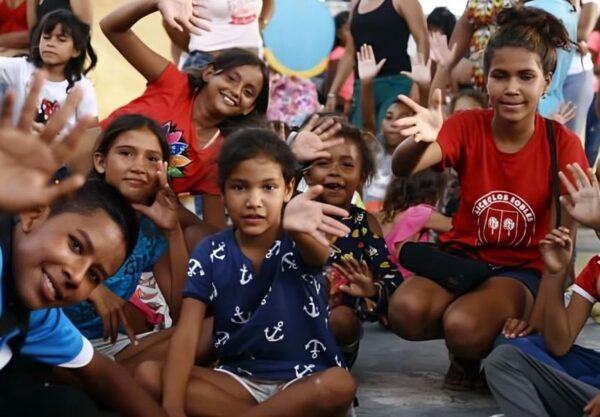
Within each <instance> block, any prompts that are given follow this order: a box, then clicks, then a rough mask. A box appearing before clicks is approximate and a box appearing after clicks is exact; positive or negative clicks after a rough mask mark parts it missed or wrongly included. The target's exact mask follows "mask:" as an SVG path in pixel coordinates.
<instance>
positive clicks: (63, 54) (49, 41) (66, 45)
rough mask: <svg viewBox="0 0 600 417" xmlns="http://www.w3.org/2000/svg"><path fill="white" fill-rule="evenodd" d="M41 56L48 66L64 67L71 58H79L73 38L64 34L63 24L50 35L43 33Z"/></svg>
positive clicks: (56, 27)
mask: <svg viewBox="0 0 600 417" xmlns="http://www.w3.org/2000/svg"><path fill="white" fill-rule="evenodd" d="M39 48H40V56H41V57H42V61H43V62H44V64H46V65H63V64H66V63H67V62H69V60H70V59H71V58H75V57H77V56H79V54H80V52H79V51H78V50H77V49H75V46H74V44H73V38H72V37H71V35H67V34H66V33H64V32H63V27H62V24H60V23H59V24H57V25H56V26H54V29H52V31H51V32H50V33H42V36H41V37H40V43H39Z"/></svg>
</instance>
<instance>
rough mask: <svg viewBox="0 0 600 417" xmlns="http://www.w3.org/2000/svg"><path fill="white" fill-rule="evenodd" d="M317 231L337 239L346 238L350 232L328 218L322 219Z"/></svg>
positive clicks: (345, 227) (341, 224)
mask: <svg viewBox="0 0 600 417" xmlns="http://www.w3.org/2000/svg"><path fill="white" fill-rule="evenodd" d="M317 229H318V230H320V231H321V232H323V233H327V234H329V235H334V236H339V237H342V236H346V235H347V234H348V233H349V232H350V229H348V227H347V226H346V225H345V224H344V223H341V222H338V221H337V220H335V219H332V218H330V217H325V218H323V220H322V222H321V224H320V225H319V226H318V227H317Z"/></svg>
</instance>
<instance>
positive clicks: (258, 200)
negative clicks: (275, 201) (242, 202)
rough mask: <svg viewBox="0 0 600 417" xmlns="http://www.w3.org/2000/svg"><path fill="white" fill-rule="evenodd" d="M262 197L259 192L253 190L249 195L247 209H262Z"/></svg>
mask: <svg viewBox="0 0 600 417" xmlns="http://www.w3.org/2000/svg"><path fill="white" fill-rule="evenodd" d="M262 205H263V203H262V195H261V193H260V191H259V190H253V191H251V192H250V194H249V195H248V200H247V201H246V207H249V208H258V207H262Z"/></svg>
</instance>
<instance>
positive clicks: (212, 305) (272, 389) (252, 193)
mask: <svg viewBox="0 0 600 417" xmlns="http://www.w3.org/2000/svg"><path fill="white" fill-rule="evenodd" d="M295 165H296V160H295V158H294V156H293V154H292V152H291V151H290V149H289V148H288V147H287V145H286V144H285V143H284V142H283V141H282V140H281V139H279V138H278V137H277V135H276V134H275V133H273V132H271V131H268V130H265V129H243V130H240V131H239V132H237V133H236V134H234V135H232V136H231V137H230V138H228V139H227V140H226V141H225V144H224V146H223V149H222V151H221V154H220V156H219V185H220V187H221V190H222V192H223V199H224V200H225V205H226V207H227V210H228V212H229V213H230V215H231V219H232V222H233V225H234V227H233V229H228V230H225V231H223V232H220V233H218V234H215V235H213V236H210V237H209V238H207V239H206V240H204V241H203V242H202V243H201V244H200V245H198V246H197V247H196V249H195V250H194V253H193V254H192V257H191V259H190V262H189V269H188V277H189V278H188V282H187V284H186V288H185V291H184V296H185V299H184V301H183V308H182V314H181V320H180V322H179V324H178V326H177V328H176V330H175V334H174V335H173V338H172V339H171V343H170V345H169V354H168V357H167V362H166V364H165V365H164V369H162V370H161V367H162V365H161V364H158V363H156V362H148V363H145V364H142V366H141V367H140V368H139V369H138V370H137V372H136V374H137V378H138V380H139V381H141V382H142V384H143V385H145V386H146V387H147V388H148V389H149V390H150V391H151V392H152V393H153V394H154V395H155V396H156V397H158V398H160V397H161V395H162V403H163V407H164V408H165V410H166V411H167V413H168V414H169V416H170V417H179V416H186V415H187V416H217V415H218V416H239V415H244V416H247V417H252V416H261V417H269V416H282V415H286V416H290V417H294V416H307V415H310V416H332V417H333V416H341V415H344V414H343V413H344V412H345V411H346V410H347V409H348V407H349V406H350V404H351V403H352V400H353V398H354V392H355V389H356V383H355V382H354V380H353V378H352V376H351V375H350V374H349V373H348V372H347V371H345V370H344V369H342V368H340V367H339V366H341V362H340V359H339V357H338V356H337V349H336V347H335V344H334V341H333V338H332V336H331V333H330V331H329V329H328V328H327V315H326V311H327V303H326V301H327V298H326V294H327V290H326V288H327V287H326V282H325V280H324V277H323V274H322V266H323V264H324V263H325V261H326V260H327V256H328V253H329V246H328V242H327V240H326V238H325V237H324V236H323V235H322V232H323V233H328V234H333V235H336V236H341V235H343V234H345V233H347V232H348V229H347V228H346V227H345V226H344V225H343V224H340V223H339V222H338V221H336V220H334V219H333V218H330V217H329V215H335V216H343V215H345V214H347V213H346V211H345V210H342V209H340V208H337V207H333V206H330V205H327V204H322V203H317V202H314V201H310V200H311V199H313V198H315V197H316V196H317V195H318V194H319V193H320V192H321V191H322V189H321V187H313V188H311V189H310V190H309V191H308V192H307V193H305V194H301V195H299V196H298V197H296V198H294V199H293V200H291V201H290V198H291V196H292V193H293V190H294V180H293V178H294V174H295V168H294V167H295ZM288 201H289V203H287V205H286V202H288ZM284 206H285V208H284ZM282 213H283V215H282ZM209 314H210V315H213V316H214V320H215V326H214V343H215V347H216V348H217V352H218V355H219V359H220V362H219V363H220V364H219V367H218V368H216V369H214V370H213V369H204V368H199V367H194V366H193V365H194V351H195V348H196V346H197V344H198V337H199V335H200V332H201V329H202V325H201V323H202V319H203V318H204V317H205V316H207V315H209ZM199 323H200V324H199ZM161 374H162V376H161Z"/></svg>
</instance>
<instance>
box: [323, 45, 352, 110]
mask: <svg viewBox="0 0 600 417" xmlns="http://www.w3.org/2000/svg"><path fill="white" fill-rule="evenodd" d="M342 55H344V48H343V47H341V46H338V47H336V48H335V49H334V50H333V51H331V53H330V54H329V61H339V60H340V59H342ZM352 94H354V72H351V73H350V75H349V76H348V78H346V81H344V84H342V86H341V87H340V90H339V91H338V95H339V96H340V97H341V98H343V99H344V100H346V101H350V100H352Z"/></svg>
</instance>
